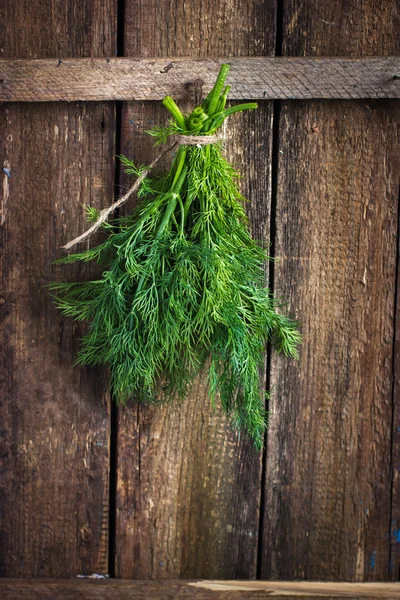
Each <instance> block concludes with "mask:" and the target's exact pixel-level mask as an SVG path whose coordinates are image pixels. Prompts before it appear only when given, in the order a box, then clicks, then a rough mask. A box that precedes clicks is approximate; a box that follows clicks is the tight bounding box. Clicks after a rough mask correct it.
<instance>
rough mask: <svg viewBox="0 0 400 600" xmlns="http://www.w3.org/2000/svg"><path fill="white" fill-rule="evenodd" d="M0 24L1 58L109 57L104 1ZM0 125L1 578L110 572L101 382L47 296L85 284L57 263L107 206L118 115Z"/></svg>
mask: <svg viewBox="0 0 400 600" xmlns="http://www.w3.org/2000/svg"><path fill="white" fill-rule="evenodd" d="M2 13H3V22H4V23H7V28H6V37H5V38H4V39H3V40H1V43H0V47H1V51H2V54H1V56H2V57H3V58H7V57H14V58H23V57H32V58H45V57H54V56H59V57H60V58H62V57H64V56H88V55H91V56H101V55H104V54H109V53H114V47H115V42H114V36H113V34H114V30H115V29H114V24H115V2H114V0H104V1H91V2H88V3H79V2H75V1H73V0H70V1H68V2H64V3H61V4H60V3H56V2H54V1H50V0H46V1H44V2H37V1H36V0H34V1H32V2H29V3H26V2H22V1H18V2H12V1H11V0H10V1H6V2H5V3H3V6H2ZM2 30H3V31H4V28H2ZM0 120H1V124H0V130H1V131H2V136H1V142H0V145H1V157H2V161H3V164H2V167H3V172H2V173H1V177H2V196H1V225H0V234H1V248H2V250H1V263H0V264H1V273H2V284H1V300H0V311H1V319H2V327H1V342H0V348H1V369H0V373H1V375H0V385H1V398H2V401H1V436H2V443H1V459H2V463H1V464H2V467H1V468H2V473H1V478H0V495H1V497H0V503H1V517H0V528H1V531H0V557H1V558H0V574H1V575H2V576H30V577H32V576H33V577H37V576H41V577H66V576H75V575H77V574H78V573H85V572H86V573H91V572H93V571H98V572H107V570H108V463H109V400H108V393H107V379H106V377H105V374H104V372H103V371H101V370H93V369H79V368H78V367H74V366H73V363H74V360H75V358H76V353H77V349H78V344H79V342H78V340H79V338H80V337H81V336H82V333H83V331H84V329H83V327H82V326H78V325H76V324H74V323H72V322H71V321H70V320H69V319H66V318H64V317H62V316H60V314H59V312H58V311H56V309H55V308H54V306H53V305H52V302H51V299H50V296H49V292H48V290H47V289H46V288H45V285H46V284H48V283H50V282H51V281H52V280H55V279H62V280H64V281H65V280H66V279H67V278H68V279H69V280H74V279H76V278H77V277H83V278H85V277H90V276H91V275H94V271H93V270H90V269H89V268H86V269H82V268H81V267H80V266H79V267H77V268H71V269H66V268H65V267H63V268H61V267H56V266H55V265H54V264H53V261H54V260H55V259H56V258H58V257H60V256H61V251H60V246H61V245H62V244H63V243H65V242H66V241H68V239H70V238H71V237H73V236H75V235H76V234H77V233H78V232H80V231H82V230H83V228H84V227H85V218H84V211H83V207H82V205H83V204H84V203H86V204H92V205H94V206H97V207H102V206H104V205H106V204H108V202H109V199H110V198H111V197H112V193H113V156H114V109H113V106H112V105H110V106H107V105H105V104H100V103H99V104H95V105H94V104H92V105H91V104H68V105H67V104H61V103H60V104H51V105H45V104H44V105H30V106H27V105H13V106H11V105H8V106H7V105H4V106H2V107H1V116H0ZM4 169H6V170H5V171H4Z"/></svg>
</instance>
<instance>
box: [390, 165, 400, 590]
mask: <svg viewBox="0 0 400 600" xmlns="http://www.w3.org/2000/svg"><path fill="white" fill-rule="evenodd" d="M398 172H399V210H398V211H397V261H396V262H397V277H396V282H395V289H396V296H395V300H394V336H393V354H392V377H393V379H392V411H393V412H392V444H391V455H390V478H391V490H390V491H391V507H390V527H389V536H390V557H389V575H390V579H391V580H393V581H398V580H399V579H400V567H399V565H400V510H399V509H400V402H399V398H400V296H399V293H400V288H399V282H400V165H399V168H398Z"/></svg>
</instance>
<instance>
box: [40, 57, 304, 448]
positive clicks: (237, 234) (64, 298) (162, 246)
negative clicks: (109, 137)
mask: <svg viewBox="0 0 400 600" xmlns="http://www.w3.org/2000/svg"><path fill="white" fill-rule="evenodd" d="M228 70H229V66H228V65H222V67H221V70H220V73H219V75H218V78H217V81H216V83H215V85H214V87H213V88H212V90H211V92H210V93H209V94H208V96H207V97H206V98H205V99H204V100H203V102H202V104H201V106H198V107H196V108H195V109H194V110H193V112H192V113H191V114H190V115H188V116H186V117H185V116H184V115H183V114H182V112H181V111H180V109H179V108H178V106H177V105H176V104H175V102H174V101H173V100H172V98H170V97H166V98H165V99H164V101H163V103H164V105H165V106H166V108H167V109H168V110H169V111H170V113H171V115H172V119H171V121H170V123H169V125H168V126H167V127H158V128H155V129H153V130H152V131H150V132H149V133H150V134H151V135H152V136H153V137H154V138H155V139H156V144H165V143H166V141H167V139H168V138H169V136H171V135H175V134H180V135H186V136H188V135H196V136H200V135H201V136H209V135H214V134H215V133H216V131H217V130H218V129H219V128H220V127H221V125H222V123H223V122H224V120H225V119H226V118H227V117H228V116H229V115H230V114H232V113H234V112H239V111H243V110H248V109H254V108H256V107H257V105H256V104H254V103H246V104H240V105H236V106H233V107H231V108H226V100H227V96H228V93H229V89H230V88H229V86H225V79H226V76H227V73H228ZM120 158H121V160H122V162H123V164H124V165H125V167H126V170H127V172H128V173H130V174H132V175H134V176H136V177H139V176H140V175H141V173H143V171H144V169H145V167H140V168H138V167H136V166H135V165H134V164H133V163H132V161H130V160H129V159H127V158H126V157H120ZM237 179H238V175H237V173H236V172H235V170H234V168H233V167H232V166H231V165H230V164H229V163H228V162H227V161H226V160H225V158H224V157H223V155H222V148H221V144H220V143H210V144H207V145H199V146H197V145H186V144H185V143H182V144H181V145H180V146H179V150H178V152H177V154H176V156H175V159H174V161H173V164H172V167H171V169H170V171H169V173H168V174H166V175H165V176H164V177H162V178H160V179H150V178H149V177H147V178H145V179H144V180H143V181H142V184H141V186H140V188H139V192H138V196H139V199H140V201H139V203H138V205H137V207H136V208H135V209H134V210H133V211H132V213H131V214H130V215H129V216H126V217H123V218H119V219H118V220H117V227H115V224H114V226H112V227H111V226H110V225H109V224H107V223H103V225H102V227H103V228H104V229H105V231H106V232H107V233H108V236H107V237H106V238H105V240H104V241H103V242H102V243H101V244H100V245H98V246H96V247H94V248H91V249H87V250H84V251H83V252H80V253H76V254H70V255H68V256H67V257H65V258H63V259H61V261H59V262H62V263H72V262H76V261H83V262H87V261H92V260H93V261H96V262H99V263H101V264H102V265H103V266H104V271H103V273H102V276H101V277H100V278H99V279H96V280H94V281H86V282H79V283H54V284H52V286H51V288H52V290H53V292H54V297H55V302H56V305H57V307H58V308H59V309H61V311H62V313H63V314H64V315H66V316H68V317H72V318H74V319H76V320H87V321H89V323H90V325H89V329H88V331H87V333H86V335H85V336H84V338H83V340H82V345H81V349H80V351H79V355H78V359H77V363H78V364H88V365H98V364H107V365H109V367H110V380H111V388H112V390H111V391H112V394H113V396H114V398H115V399H116V401H117V402H119V403H124V402H125V401H126V400H127V399H128V398H129V397H131V396H135V397H137V398H138V399H139V400H141V401H148V402H163V401H167V400H169V399H172V398H176V397H178V398H181V399H182V398H184V397H185V396H186V395H187V394H188V392H189V389H190V385H191V383H192V382H193V379H194V378H195V376H196V375H197V374H198V373H199V372H201V371H202V370H205V371H206V372H207V378H208V390H209V396H210V398H211V401H212V402H214V401H215V399H216V397H217V396H219V398H220V401H221V404H222V407H223V410H224V412H225V413H226V414H227V415H229V416H230V417H231V419H232V422H233V424H234V426H235V427H237V428H239V429H240V430H246V431H247V432H248V434H249V435H250V436H251V437H252V438H253V440H254V443H255V445H256V447H257V448H261V447H262V444H263V434H264V431H265V428H266V424H267V414H266V408H265V399H266V395H267V393H266V391H265V390H264V389H263V384H262V377H260V372H261V368H262V366H263V362H264V355H265V348H266V344H267V343H268V342H270V343H271V344H272V345H273V346H274V348H276V350H277V351H279V352H283V353H284V354H286V355H287V356H291V357H297V345H298V344H299V343H300V334H299V332H298V330H297V326H296V324H295V323H294V322H293V321H292V320H290V319H289V318H288V317H287V316H285V315H283V314H281V313H280V312H278V311H277V303H276V301H275V300H274V299H273V297H272V295H271V293H270V291H269V290H268V289H267V288H266V287H265V273H264V264H265V262H266V261H267V260H268V259H269V257H268V254H267V252H266V250H265V249H263V248H262V247H261V246H260V245H258V244H257V243H256V242H255V241H254V240H253V239H252V238H251V235H250V233H249V230H248V223H247V218H246V213H245V211H244V208H243V200H244V198H243V197H242V196H241V194H240V192H239V189H238V185H237ZM97 217H98V213H97V212H96V211H95V210H94V209H93V208H90V209H88V218H89V220H92V221H94V220H96V219H97Z"/></svg>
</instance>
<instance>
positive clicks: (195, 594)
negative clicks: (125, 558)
mask: <svg viewBox="0 0 400 600" xmlns="http://www.w3.org/2000/svg"><path fill="white" fill-rule="evenodd" d="M0 596H1V598H3V600H28V599H29V600H39V599H40V600H53V598H54V599H56V598H57V600H67V599H70V598H74V600H96V599H97V598H107V600H114V599H115V600H117V599H118V600H128V599H129V600H150V599H151V600H171V598H179V599H180V600H183V599H185V600H191V599H194V598H196V600H199V599H200V600H228V599H229V600H235V599H237V600H239V598H240V599H242V600H246V598H248V599H249V600H250V599H252V600H259V599H262V598H264V599H265V598H267V597H271V596H273V597H274V598H275V599H277V600H279V599H281V600H290V598H293V599H294V598H299V597H301V598H303V599H306V598H312V599H313V600H316V599H317V598H321V599H322V598H323V599H325V600H326V598H331V599H332V600H333V599H338V600H339V599H341V598H346V599H347V600H349V599H350V598H353V600H358V599H359V598H370V599H372V598H392V599H393V600H394V599H396V598H400V583H341V582H339V583H338V582H335V583H332V582H319V581H312V582H310V581H302V582H297V581H290V582H288V581H183V580H180V581H179V580H170V581H165V580H164V581H129V580H118V579H108V580H98V581H95V580H78V581H77V580H73V579H71V580H68V579H64V580H35V579H30V580H27V579H22V580H21V579H20V580H18V579H3V580H1V579H0Z"/></svg>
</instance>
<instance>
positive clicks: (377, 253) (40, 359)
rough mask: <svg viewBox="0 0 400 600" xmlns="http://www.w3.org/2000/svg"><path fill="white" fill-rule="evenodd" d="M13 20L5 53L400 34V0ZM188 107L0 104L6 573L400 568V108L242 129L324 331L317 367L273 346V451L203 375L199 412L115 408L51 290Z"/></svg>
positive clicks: (238, 142) (299, 116)
mask: <svg viewBox="0 0 400 600" xmlns="http://www.w3.org/2000/svg"><path fill="white" fill-rule="evenodd" d="M2 20H3V22H4V23H5V24H7V25H6V27H3V28H2V32H1V33H0V36H3V37H1V38H0V57H1V58H46V57H52V58H59V59H61V60H62V59H63V58H65V57H73V56H74V57H83V56H96V57H97V56H115V55H116V54H117V55H119V56H121V55H124V56H129V57H151V56H158V57H166V63H167V62H169V60H168V58H171V57H174V56H190V57H200V58H203V57H207V56H214V57H221V59H222V58H225V59H226V58H229V57H234V56H274V55H287V56H311V55H312V56H367V55H368V56H369V55H371V56H373V55H375V56H381V55H383V56H386V55H394V54H399V50H400V48H399V45H400V42H399V39H400V38H399V29H400V28H399V22H400V6H399V4H398V2H397V1H396V0H386V1H385V2H381V1H380V0H362V1H357V0H332V1H331V2H329V3H328V2H318V1H317V0H268V1H267V0H266V1H264V2H255V1H254V0H240V1H239V0H223V1H222V2H219V3H215V2H211V0H202V2H196V1H195V2H185V1H184V0H174V1H172V0H157V1H155V0H146V1H145V2H143V1H139V0H124V1H122V0H119V1H117V0H88V1H87V2H77V1H76V0H66V1H65V2H56V0H42V1H41V2H39V0H31V2H29V3H28V2H24V1H23V0H16V1H15V0H5V2H4V5H3V11H2ZM193 75H194V77H195V75H196V74H195V73H194V74H193ZM165 118H166V114H165V111H164V110H163V109H162V108H161V106H160V104H159V103H150V102H149V103H138V102H136V103H134V102H132V103H122V104H121V103H117V104H115V103H111V102H110V103H72V104H67V103H57V104H56V103H54V104H42V105H38V104H37V105H35V104H31V105H27V104H19V105H18V104H17V105H11V104H10V105H3V106H1V107H0V148H1V160H2V161H3V168H5V169H6V171H5V172H4V171H3V172H2V173H1V176H2V179H3V186H2V199H1V218H0V222H1V223H0V232H1V263H0V264H1V271H2V284H1V288H0V314H1V319H2V321H1V333H0V335H1V343H0V356H1V367H0V386H1V409H0V410H1V479H0V511H1V512H0V575H2V576H35V577H37V576H45V577H65V576H75V575H77V574H79V573H91V572H93V571H94V572H101V573H107V572H110V573H111V574H112V575H115V576H117V577H123V578H136V579H151V578H181V577H183V578H195V577H201V578H220V579H222V578H241V579H246V578H255V577H262V578H270V579H327V580H329V579H333V580H338V579H343V580H397V579H398V576H399V550H400V545H399V542H400V535H399V531H400V498H399V479H398V472H399V468H400V464H399V458H400V457H399V453H400V450H399V448H400V439H399V435H400V434H399V432H400V423H399V416H400V409H399V402H398V394H399V391H400V388H399V343H398V342H399V331H400V328H399V327H396V322H397V325H399V310H398V302H397V287H398V286H397V271H398V263H399V260H398V238H399V235H398V233H399V228H398V222H399V176H400V168H399V167H400V158H399V149H400V148H399V133H400V131H399V128H400V126H399V124H400V110H399V104H398V102H393V101H368V102H367V101H307V102H304V101H303V102H302V101H288V102H278V101H275V102H272V101H264V102H260V106H259V109H258V111H256V112H255V113H252V114H250V113H249V114H244V115H240V116H237V117H236V118H232V119H231V121H230V122H229V124H228V127H227V130H226V136H227V154H228V156H229V158H230V159H231V160H232V161H233V162H234V163H235V165H237V167H238V168H239V170H240V172H241V173H242V175H243V191H244V192H245V194H247V195H248V196H249V197H250V198H251V200H252V204H251V206H249V215H250V219H251V223H252V229H253V233H254V235H255V236H256V237H257V238H258V239H261V240H263V241H265V242H269V243H270V244H271V249H272V251H273V252H274V253H275V255H276V256H277V258H278V260H277V261H276V262H275V263H274V265H273V267H272V268H271V269H270V273H269V276H270V281H271V285H273V287H274V290H275V293H276V295H278V296H279V297H282V298H284V299H285V300H286V301H287V302H288V306H289V308H290V310H291V311H292V312H293V314H295V315H296V316H297V317H298V319H299V320H300V322H301V324H302V331H303V335H304V342H303V346H302V350H301V358H300V361H299V362H294V361H287V360H285V359H281V358H278V357H276V356H275V355H274V354H272V355H271V356H270V357H268V360H266V369H265V373H266V375H265V376H266V381H267V382H268V384H269V385H272V386H273V389H274V393H273V396H272V399H271V402H270V407H269V409H270V413H271V416H270V428H269V431H268V434H267V437H266V448H265V452H264V453H263V454H260V453H257V452H256V451H255V450H254V449H253V447H252V445H251V443H250V442H249V441H248V440H247V439H246V438H245V436H241V438H238V436H237V435H235V434H234V433H233V432H232V431H231V429H230V426H229V423H227V421H226V420H225V419H224V418H223V417H222V416H221V414H220V412H219V411H218V410H217V411H216V412H215V413H213V412H212V411H211V409H210V406H209V402H208V400H207V397H206V392H205V389H204V382H203V381H202V380H201V379H199V381H198V382H197V385H196V389H195V392H194V393H193V394H192V396H191V397H190V398H188V399H187V401H186V403H184V404H183V405H182V406H180V407H168V408H165V409H160V408H157V409H155V408H148V407H143V406H141V407H139V406H137V404H135V402H134V399H133V400H132V402H131V403H129V405H128V406H127V407H126V408H123V409H118V410H117V409H115V407H113V405H112V404H111V400H110V398H109V395H108V391H107V373H106V371H105V370H101V369H96V370H95V369H89V368H85V369H79V368H78V367H74V366H73V362H74V359H75V357H76V352H77V347H78V343H79V342H78V338H79V337H80V336H81V334H82V331H83V327H82V326H78V325H76V324H75V323H71V321H70V320H68V319H66V318H64V317H62V316H60V314H59V313H58V312H57V311H56V310H55V309H54V307H53V306H52V303H51V299H50V298H49V295H48V292H47V290H46V289H45V287H44V286H45V285H46V284H47V283H48V282H50V281H51V280H54V279H56V278H61V277H62V278H63V279H64V278H65V267H63V268H62V269H61V268H60V267H56V266H54V264H53V261H54V259H56V258H58V257H59V256H61V251H60V246H61V245H62V244H63V243H65V242H66V241H68V240H69V239H71V238H72V237H74V235H76V234H77V233H78V232H81V231H82V230H83V228H84V213H83V209H82V204H84V203H86V204H93V205H94V206H97V207H103V206H105V205H108V204H109V202H110V199H111V197H112V195H113V193H114V191H115V190H116V191H117V193H122V190H123V189H124V188H125V186H126V185H127V184H128V182H127V180H126V178H125V177H124V176H123V175H121V173H120V169H119V168H118V166H115V164H114V157H115V154H116V153H118V152H122V153H124V154H127V155H129V156H131V157H132V158H133V159H135V160H137V161H139V162H140V163H144V162H146V161H147V162H148V161H149V160H150V159H151V157H152V156H153V155H154V151H153V148H152V141H151V139H150V138H149V136H147V135H146V134H145V133H144V131H145V130H146V129H149V128H150V127H151V125H152V124H157V123H160V122H163V121H164V120H165ZM164 164H167V163H164ZM88 271H89V267H87V268H86V270H85V269H83V268H82V267H81V266H79V267H74V268H71V269H70V271H69V273H68V277H70V278H72V277H73V278H77V277H79V278H85V277H88Z"/></svg>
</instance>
